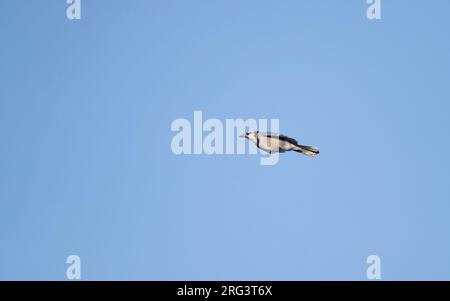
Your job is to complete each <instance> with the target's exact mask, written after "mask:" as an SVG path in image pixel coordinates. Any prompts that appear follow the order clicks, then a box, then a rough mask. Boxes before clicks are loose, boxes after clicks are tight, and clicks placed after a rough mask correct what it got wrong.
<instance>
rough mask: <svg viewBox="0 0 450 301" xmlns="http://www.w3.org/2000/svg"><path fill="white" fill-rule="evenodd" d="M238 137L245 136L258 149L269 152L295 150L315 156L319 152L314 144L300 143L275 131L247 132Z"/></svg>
mask: <svg viewBox="0 0 450 301" xmlns="http://www.w3.org/2000/svg"><path fill="white" fill-rule="evenodd" d="M240 137H242V138H246V139H248V140H250V141H252V142H253V143H255V144H256V146H257V147H258V148H259V149H262V150H264V151H266V152H268V153H270V154H272V153H284V152H287V151H295V152H298V153H301V154H304V155H306V156H310V157H315V156H317V155H318V154H319V149H318V148H317V147H314V146H306V145H300V144H299V143H298V142H297V140H295V139H294V138H289V137H287V136H284V135H278V134H275V133H261V132H259V131H253V132H247V133H245V134H243V135H241V136H240Z"/></svg>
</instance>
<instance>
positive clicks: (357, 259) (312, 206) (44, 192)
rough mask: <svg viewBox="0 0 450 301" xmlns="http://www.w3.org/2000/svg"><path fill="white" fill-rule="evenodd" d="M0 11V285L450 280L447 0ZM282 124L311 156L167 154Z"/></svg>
mask: <svg viewBox="0 0 450 301" xmlns="http://www.w3.org/2000/svg"><path fill="white" fill-rule="evenodd" d="M66 7H67V4H66V3H65V1H64V0H58V1H56V0H53V1H7V0H1V1H0V12H1V15H2V17H1V18H0V279H1V280H64V279H66V268H67V264H66V258H67V256H69V255H72V254H76V255H79V256H80V257H81V265H82V271H81V277H82V279H83V280H365V279H367V278H366V268H367V264H366V258H367V257H368V256H369V255H372V254H376V255H379V256H380V258H381V264H382V278H383V279H384V280H411V279H414V280H439V279H442V280H443V279H447V280H449V279H450V218H449V216H450V185H449V179H450V160H449V153H450V141H449V128H450V118H449V113H450V85H449V79H450V39H449V37H450V18H449V17H448V14H449V11H450V2H449V1H447V0H433V1H424V0H422V1H419V0H417V1H407V0H396V1H382V20H380V21H370V20H368V19H367V17H366V8H367V4H366V1H365V0H351V1H348V0H345V1H344V0H341V1H335V0H320V1H316V0H314V1H313V0H304V1H303V0H302V1H298V0H286V1H275V0H271V1H266V0H264V1H260V0H258V1H257V0H245V1H242V0H227V1H224V0H208V1H205V0H201V1H200V0H190V1H184V0H183V1H181V0H178V1H172V0H151V1H144V0H139V1H106V0H83V1H82V10H81V13H82V19H81V20H79V21H70V20H68V19H67V18H66ZM194 110H202V111H203V117H204V119H207V118H218V119H220V120H222V121H224V120H225V119H227V118H233V119H236V118H244V119H247V118H256V119H259V118H278V119H279V120H280V129H281V132H282V133H284V134H286V135H289V136H292V137H294V138H297V139H298V140H299V142H301V143H304V144H309V145H316V146H318V147H319V148H320V150H321V153H320V155H319V156H318V157H316V158H309V157H306V156H301V155H299V154H297V153H286V154H283V155H282V156H280V161H279V163H278V164H277V165H274V166H261V165H260V163H259V161H260V157H259V156H258V155H211V156H208V155H190V156H189V155H184V156H183V155H182V156H176V155H174V154H173V153H172V151H171V148H170V143H171V140H172V138H173V136H174V135H175V133H174V132H171V131H170V125H171V123H172V121H173V120H175V119H176V118H186V119H189V120H191V122H192V120H193V112H194Z"/></svg>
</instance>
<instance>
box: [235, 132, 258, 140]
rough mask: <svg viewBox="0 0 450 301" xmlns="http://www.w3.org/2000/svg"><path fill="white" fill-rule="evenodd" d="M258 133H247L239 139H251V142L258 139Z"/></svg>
mask: <svg viewBox="0 0 450 301" xmlns="http://www.w3.org/2000/svg"><path fill="white" fill-rule="evenodd" d="M257 133H258V132H247V133H245V134H243V135H241V136H239V137H241V138H247V139H250V140H254V139H256V134H257Z"/></svg>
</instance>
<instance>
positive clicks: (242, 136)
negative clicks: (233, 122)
mask: <svg viewBox="0 0 450 301" xmlns="http://www.w3.org/2000/svg"><path fill="white" fill-rule="evenodd" d="M239 137H241V138H247V134H242V135H240V136H239Z"/></svg>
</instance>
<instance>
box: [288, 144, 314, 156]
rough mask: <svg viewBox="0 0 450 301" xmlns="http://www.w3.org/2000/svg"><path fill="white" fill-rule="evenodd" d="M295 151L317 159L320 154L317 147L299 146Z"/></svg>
mask: <svg viewBox="0 0 450 301" xmlns="http://www.w3.org/2000/svg"><path fill="white" fill-rule="evenodd" d="M294 151H296V152H298V153H302V154H304V155H307V156H310V157H315V156H317V155H318V154H319V149H318V148H317V147H314V146H306V145H297V147H296V148H294Z"/></svg>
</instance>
